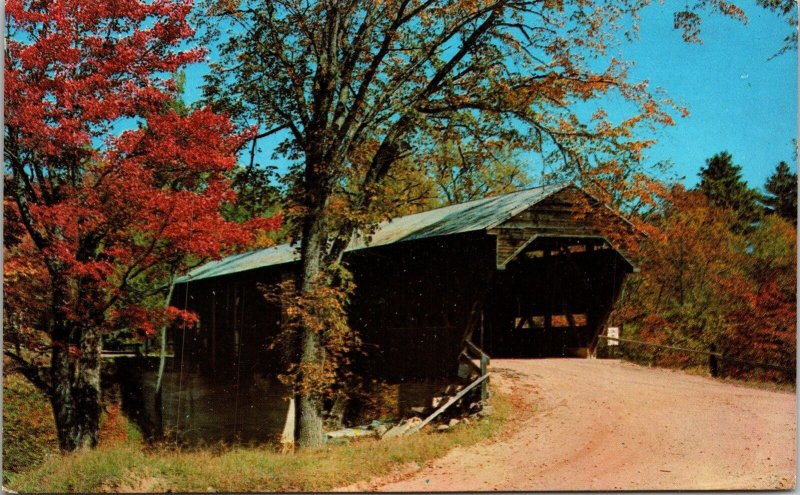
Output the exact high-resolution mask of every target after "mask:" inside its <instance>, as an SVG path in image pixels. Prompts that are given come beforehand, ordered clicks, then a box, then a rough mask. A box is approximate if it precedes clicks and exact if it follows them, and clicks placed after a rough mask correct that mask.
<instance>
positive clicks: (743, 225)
mask: <svg viewBox="0 0 800 495" xmlns="http://www.w3.org/2000/svg"><path fill="white" fill-rule="evenodd" d="M699 175H700V179H701V180H700V184H699V185H698V186H697V189H698V190H699V191H700V192H702V193H703V194H705V195H706V196H707V197H708V199H709V201H710V202H711V204H712V205H714V206H717V207H720V208H728V209H730V210H732V211H733V212H734V214H735V215H736V218H737V222H736V224H735V226H734V228H735V229H736V230H738V231H743V230H746V229H747V228H748V227H749V226H751V225H752V224H753V223H755V222H757V221H758V220H759V219H760V218H761V216H762V214H763V207H762V206H761V204H760V203H759V200H761V199H762V198H761V195H760V194H759V193H758V192H757V191H755V190H753V189H751V188H750V187H748V186H747V183H746V182H745V181H744V179H742V167H741V166H740V165H736V164H734V163H733V157H732V156H731V154H730V153H728V152H727V151H723V152H721V153H717V154H716V155H714V156H712V157H711V158H709V159H708V160H706V166H705V167H704V168H701V169H700V174H699Z"/></svg>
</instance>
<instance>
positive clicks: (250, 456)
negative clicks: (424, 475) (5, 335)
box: [3, 377, 517, 492]
mask: <svg viewBox="0 0 800 495" xmlns="http://www.w3.org/2000/svg"><path fill="white" fill-rule="evenodd" d="M21 381H22V379H21V378H19V377H12V378H11V380H8V379H7V380H6V383H5V398H6V403H5V404H6V405H5V408H4V409H5V410H4V420H6V428H8V426H9V420H10V422H11V423H12V424H13V426H12V429H13V428H16V430H15V431H16V432H17V434H15V436H14V435H12V437H11V438H9V435H8V429H7V430H6V440H7V441H8V440H9V439H11V440H13V442H12V444H9V443H7V442H4V452H3V453H4V459H5V462H4V469H6V470H7V469H8V468H9V467H10V468H12V469H15V470H16V472H9V471H6V472H4V476H3V479H4V485H5V486H6V488H10V489H12V490H17V491H24V492H31V491H44V492H99V491H109V492H119V491H135V492H162V491H167V490H172V491H173V492H187V491H188V492H198V491H200V492H205V491H211V490H214V491H327V490H331V489H333V488H335V487H339V486H344V485H348V484H351V483H355V482H358V481H362V480H368V479H370V478H372V477H375V476H382V475H386V474H389V473H391V472H392V471H393V470H395V469H398V468H400V467H405V466H407V465H408V463H417V464H421V463H424V462H425V461H428V460H430V459H434V458H437V457H441V456H443V455H444V454H445V453H447V452H448V451H450V450H451V449H453V448H455V447H457V446H466V445H472V444H474V443H477V442H479V441H481V440H484V439H486V438H490V437H493V436H496V435H497V434H498V433H500V432H501V431H503V430H504V429H507V426H508V422H507V419H508V418H509V417H511V416H512V415H513V414H514V412H515V411H514V409H515V407H517V406H515V405H513V404H512V402H511V401H510V399H509V397H507V396H503V395H501V394H497V393H496V394H495V395H494V396H493V398H492V405H493V413H492V415H491V416H487V417H485V418H482V419H481V420H479V421H472V422H470V423H469V424H466V425H464V424H459V425H456V426H455V427H454V428H452V429H451V430H448V431H446V432H443V433H436V432H428V433H426V432H422V433H419V434H416V435H412V436H409V437H405V438H395V439H390V440H383V441H381V440H377V439H372V438H367V439H358V440H357V441H354V442H352V443H350V444H347V445H330V446H326V447H324V448H321V449H316V450H309V451H303V452H298V453H296V454H292V455H283V454H280V453H279V452H277V451H276V449H275V448H274V447H268V446H262V447H228V448H215V449H207V450H193V451H190V450H175V449H172V448H158V447H146V446H144V445H143V444H142V443H141V439H140V437H139V435H138V433H137V432H136V431H135V428H133V427H132V426H131V425H130V424H128V423H127V421H125V420H124V417H123V416H122V415H120V414H119V413H118V412H117V411H116V410H113V409H112V410H109V411H108V412H107V413H106V414H105V415H104V423H103V436H102V438H103V441H102V443H101V445H100V447H98V448H97V449H96V450H93V451H85V452H77V453H73V454H68V455H60V454H58V453H55V451H54V446H55V435H54V432H53V429H52V424H50V425H46V424H44V423H43V421H44V417H45V416H43V414H50V407H49V404H47V402H46V401H45V400H44V397H42V396H41V394H38V395H37V394H36V393H35V391H34V390H32V387H30V386H29V385H27V384H24V383H22V382H21ZM37 401H38V403H39V404H38V407H37V408H35V410H36V411H37V415H35V416H36V417H37V418H38V419H37V421H38V422H39V423H41V424H40V427H39V428H38V429H36V430H30V431H31V433H32V435H29V436H28V437H27V438H23V437H25V435H23V432H24V429H25V423H27V421H28V418H29V417H30V415H29V414H28V413H30V412H32V411H33V410H34V409H32V408H31V407H28V406H32V405H34V403H36V402H37ZM20 404H26V406H25V407H27V409H26V411H27V413H25V412H23V413H22V414H20V412H22V411H21V409H20ZM51 423H52V421H51ZM23 457H24V459H23ZM9 463H10V464H9ZM25 464H32V465H34V467H29V468H24V467H23V466H24V465H25Z"/></svg>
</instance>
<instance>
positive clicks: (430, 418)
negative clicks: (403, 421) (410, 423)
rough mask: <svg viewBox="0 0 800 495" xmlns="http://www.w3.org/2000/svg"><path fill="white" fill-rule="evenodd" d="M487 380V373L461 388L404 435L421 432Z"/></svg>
mask: <svg viewBox="0 0 800 495" xmlns="http://www.w3.org/2000/svg"><path fill="white" fill-rule="evenodd" d="M487 378H489V373H486V374H485V375H483V376H481V377H480V378H478V379H477V380H475V381H474V382H472V383H470V384H469V385H467V386H466V387H464V388H463V389H462V390H461V391H460V392H459V393H457V394H456V395H454V396H453V397H452V398H451V399H450V400H449V401H447V402H446V403H445V404H444V405H443V406H441V407H439V409H437V410H435V411H434V412H433V413H432V414H431V415H430V416H428V417H427V418H425V420H424V421H422V423H420V424H418V425H417V426H415V427H413V428H411V429H410V430H408V431H407V432H406V433H405V435H411V434H412V433H416V432H418V431H419V430H421V429H422V428H423V427H425V425H427V424H428V423H430V422H431V421H433V420H434V419H435V418H436V417H437V416H438V415H440V414H442V413H443V412H444V411H445V410H446V409H447V408H448V407H450V406H452V405H453V404H455V403H456V402H458V400H459V399H461V398H462V397H464V396H465V395H467V392H469V391H470V390H472V389H473V388H475V387H477V386H478V385H480V384H481V383H486V379H487Z"/></svg>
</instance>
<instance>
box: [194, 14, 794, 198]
mask: <svg viewBox="0 0 800 495" xmlns="http://www.w3.org/2000/svg"><path fill="white" fill-rule="evenodd" d="M740 5H742V6H743V7H744V8H745V11H746V13H747V16H748V19H749V20H748V23H747V24H742V23H741V22H738V21H735V20H732V19H729V18H726V17H723V16H720V15H714V14H708V15H704V17H703V23H702V31H701V36H702V38H703V43H702V44H689V43H685V42H683V41H682V39H681V33H680V32H679V31H676V30H675V29H673V12H674V10H675V8H676V5H675V4H674V2H673V1H668V2H667V4H666V5H661V4H659V3H657V2H656V3H655V4H654V5H651V6H650V7H648V8H647V9H645V11H644V12H643V13H642V18H641V30H640V38H639V40H636V41H634V42H631V43H623V44H622V45H621V46H619V47H617V48H616V51H617V52H619V53H620V54H621V58H623V59H624V60H628V61H633V62H635V66H634V67H633V69H631V71H630V75H631V76H632V79H634V80H644V79H646V80H648V81H649V82H650V84H651V87H653V88H655V87H660V88H663V89H664V90H666V92H667V94H668V95H669V96H670V97H672V98H673V99H674V100H676V101H677V102H679V103H680V104H682V105H684V106H686V107H688V109H689V111H690V115H689V117H686V118H679V119H677V120H676V125H675V126H673V127H670V128H666V129H663V130H661V131H659V132H657V133H656V135H655V136H646V137H654V138H655V139H656V140H657V141H658V144H656V145H655V147H654V148H652V149H651V150H650V152H649V154H648V159H647V160H648V162H650V163H655V162H659V161H669V162H671V163H672V168H671V174H672V175H677V176H678V177H684V179H683V182H684V183H685V184H686V185H687V186H693V185H695V184H696V183H697V180H698V177H697V174H698V171H699V170H700V167H701V166H703V165H704V164H705V160H706V158H709V157H710V156H712V155H713V154H715V153H718V152H720V151H728V152H730V153H731V154H732V155H733V158H734V161H735V162H736V163H737V164H739V165H742V167H743V172H744V177H745V179H746V180H747V181H748V182H749V183H750V184H751V186H753V187H759V188H760V187H763V184H764V182H765V180H766V178H767V177H768V176H769V175H770V174H771V173H772V171H773V170H774V169H775V166H776V165H777V164H778V162H780V161H781V160H784V161H787V162H789V163H790V164H791V165H792V166H795V164H796V159H795V156H794V151H793V146H794V145H793V143H792V139H793V138H795V137H796V136H797V54H796V53H795V52H789V53H787V54H784V55H781V56H780V57H777V58H773V59H772V60H769V58H770V57H771V56H772V55H773V54H775V53H776V52H777V51H778V50H779V49H780V48H781V46H782V44H783V38H784V37H785V36H786V34H787V33H788V30H789V26H788V25H787V23H786V21H785V20H784V19H783V18H780V17H778V16H777V15H776V14H774V13H772V12H769V11H766V10H764V9H761V8H759V7H758V6H756V5H755V2H754V1H753V0H744V1H742V2H740ZM212 56H213V55H212ZM205 72H207V68H206V67H205V66H195V67H192V68H190V70H189V71H188V72H187V88H186V89H187V92H186V97H187V100H189V101H194V100H195V99H197V98H198V97H199V90H198V86H199V85H200V84H201V82H202V80H201V76H202V74H203V73H205ZM610 110H612V112H611V113H612V114H613V113H614V112H613V109H610ZM277 141H278V139H277V138H272V139H269V138H268V139H264V140H262V142H260V143H259V144H260V148H261V149H262V153H261V154H260V161H261V162H263V163H270V162H272V160H270V156H271V154H272V147H274V146H275V144H277ZM275 164H276V165H278V166H279V168H283V167H280V165H281V164H280V163H275Z"/></svg>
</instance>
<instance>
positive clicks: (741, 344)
mask: <svg viewBox="0 0 800 495" xmlns="http://www.w3.org/2000/svg"><path fill="white" fill-rule="evenodd" d="M747 241H748V250H747V254H746V256H743V257H741V258H740V259H741V261H742V270H741V271H740V272H737V273H741V275H739V276H736V274H733V275H734V276H732V277H731V278H730V279H729V280H727V281H726V282H725V283H724V284H723V287H724V289H725V290H726V291H728V292H729V293H730V294H731V296H732V297H733V298H735V299H736V300H737V304H735V305H732V306H731V307H730V310H729V311H728V315H727V324H728V325H727V326H728V330H727V334H726V341H727V343H728V345H727V350H728V353H729V354H731V355H733V356H735V357H738V358H740V359H744V360H748V361H754V362H761V363H770V364H775V365H778V366H781V367H783V368H784V369H785V370H787V371H781V370H779V369H762V370H760V371H759V374H760V375H761V376H762V377H763V378H766V379H769V380H775V381H789V382H792V381H794V379H795V369H796V364H797V357H796V355H797V333H796V329H797V328H796V327H797V265H796V262H797V231H796V228H795V226H794V225H792V224H791V223H790V222H789V221H786V220H784V219H783V218H780V217H779V216H776V215H769V216H767V217H766V218H765V219H764V220H763V222H761V223H760V224H759V225H758V226H757V227H756V228H755V229H754V231H753V232H752V233H750V234H749V235H748V238H747ZM726 368H728V372H729V374H733V375H735V376H743V375H744V376H748V375H749V376H752V373H753V369H752V368H751V367H747V366H736V365H733V366H731V365H727V366H726Z"/></svg>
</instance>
